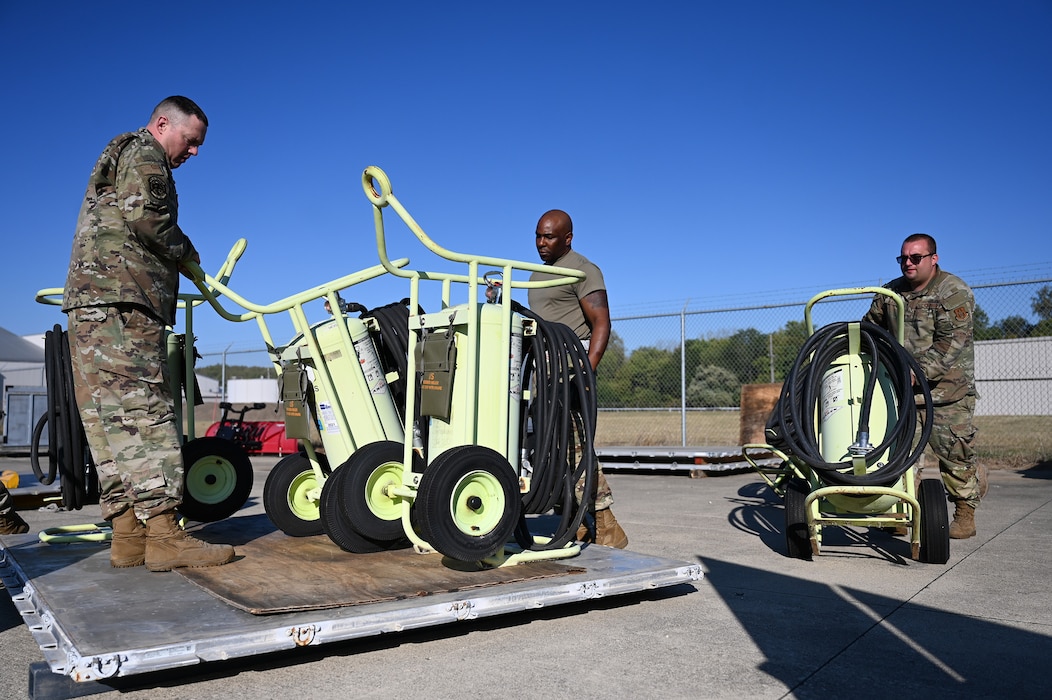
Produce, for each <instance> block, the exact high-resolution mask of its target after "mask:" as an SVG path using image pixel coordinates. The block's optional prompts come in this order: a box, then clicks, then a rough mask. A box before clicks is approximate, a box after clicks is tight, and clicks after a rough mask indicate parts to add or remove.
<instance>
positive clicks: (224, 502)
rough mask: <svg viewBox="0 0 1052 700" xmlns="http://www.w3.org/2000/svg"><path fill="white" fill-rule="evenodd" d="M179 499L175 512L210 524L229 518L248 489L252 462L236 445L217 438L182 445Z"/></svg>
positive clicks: (205, 438)
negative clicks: (177, 509) (181, 479)
mask: <svg viewBox="0 0 1052 700" xmlns="http://www.w3.org/2000/svg"><path fill="white" fill-rule="evenodd" d="M183 469H184V474H183V502H182V504H181V505H180V506H179V512H180V513H182V514H183V515H184V516H185V517H187V518H188V519H190V520H197V521H199V522H202V523H211V522H215V521H217V520H222V519H224V518H229V517H230V516H231V515H233V514H234V513H236V512H237V511H238V510H239V509H240V508H241V506H243V505H245V501H247V500H248V495H249V493H251V491H252V462H251V461H250V460H249V458H248V455H247V454H245V451H244V450H242V449H241V448H240V447H238V446H237V445H235V444H234V443H232V442H230V441H229V440H223V439H221V438H217V437H203V438H197V439H196V440H191V441H190V442H187V443H185V444H184V445H183Z"/></svg>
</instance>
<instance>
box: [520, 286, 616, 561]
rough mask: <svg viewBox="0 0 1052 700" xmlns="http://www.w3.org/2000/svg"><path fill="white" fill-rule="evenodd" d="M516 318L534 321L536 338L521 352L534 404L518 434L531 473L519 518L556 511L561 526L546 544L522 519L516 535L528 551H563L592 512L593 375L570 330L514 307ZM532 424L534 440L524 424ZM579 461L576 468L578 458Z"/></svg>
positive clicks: (594, 479)
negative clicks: (578, 493) (580, 490)
mask: <svg viewBox="0 0 1052 700" xmlns="http://www.w3.org/2000/svg"><path fill="white" fill-rule="evenodd" d="M513 308H514V310H515V311H516V312H517V313H520V314H522V315H523V316H525V317H526V318H530V319H533V321H534V322H535V324H536V329H537V333H536V335H534V336H532V337H531V338H530V342H529V343H527V345H526V348H525V350H524V352H523V362H522V386H523V387H532V390H533V393H534V395H533V400H532V401H531V403H530V405H529V408H528V410H526V411H523V412H522V414H521V420H522V426H521V429H520V434H521V435H522V436H523V443H522V444H523V445H524V446H526V447H527V458H528V459H529V461H530V464H531V465H532V468H533V473H532V476H531V486H530V491H529V493H527V494H525V495H524V496H523V510H522V513H523V516H525V515H526V514H528V513H532V514H541V513H547V512H548V511H550V510H554V511H555V512H556V513H558V515H559V524H558V527H557V528H556V529H555V535H554V536H553V538H552V539H551V541H550V542H547V543H544V544H536V543H534V542H533V539H532V537H531V536H530V534H529V531H528V530H527V529H526V521H525V517H523V518H520V522H519V526H518V528H517V529H516V531H515V537H516V540H517V541H518V543H519V544H520V545H521V546H523V547H525V548H529V549H534V550H550V549H559V548H562V547H563V546H565V545H566V544H567V543H568V542H569V541H570V540H571V539H573V538H574V537H575V536H576V533H577V529H578V527H580V525H581V523H582V522H583V521H584V517H585V514H586V513H587V512H588V511H589V510H591V509H592V508H593V507H594V503H595V491H596V487H597V483H598V482H597V473H598V460H597V458H596V455H595V445H594V444H593V436H594V435H595V425H596V411H597V401H596V384H595V373H594V372H593V370H592V365H591V362H590V361H589V360H588V353H587V352H586V351H585V349H584V346H583V345H582V344H581V341H580V340H579V339H578V338H577V335H576V334H574V332H573V331H572V330H570V328H569V327H567V326H565V325H563V324H561V323H549V322H547V321H544V320H543V319H541V318H540V317H539V316H537V315H536V314H535V313H533V312H532V311H530V310H529V309H527V308H525V307H523V306H521V305H520V304H518V303H515V302H513ZM530 422H532V426H533V432H532V435H528V434H527V425H528V424H529V423H530ZM578 454H579V455H580V461H577V462H576V463H575V460H576V459H577V457H576V455H578ZM582 479H583V480H584V498H583V499H582V503H577V500H576V498H575V496H574V490H575V487H576V484H577V483H578V481H580V480H582Z"/></svg>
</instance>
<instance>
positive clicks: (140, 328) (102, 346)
mask: <svg viewBox="0 0 1052 700" xmlns="http://www.w3.org/2000/svg"><path fill="white" fill-rule="evenodd" d="M69 343H70V356H71V358H72V364H73V384H74V391H75V395H76V399H77V405H78V407H79V409H80V415H81V418H82V420H83V423H84V432H85V435H86V437H87V441H88V446H89V447H90V448H91V454H92V457H93V458H94V460H95V468H96V470H97V472H98V475H99V486H100V492H101V496H100V503H99V505H100V507H101V509H102V516H103V518H105V519H107V520H109V519H112V518H113V517H115V516H117V515H120V514H121V513H123V512H124V511H126V510H127V509H128V508H134V510H135V514H136V515H137V516H138V517H139V518H140V519H141V520H146V519H148V518H151V517H153V516H155V515H158V514H160V513H163V512H165V511H168V510H171V509H172V508H174V507H175V506H177V505H178V504H179V503H181V502H182V496H183V459H182V453H181V452H180V444H181V436H180V430H179V426H178V425H177V424H176V419H175V404H174V401H173V399H172V395H171V389H170V387H169V383H168V364H167V357H166V351H165V336H164V326H163V325H162V324H161V323H160V322H158V321H157V320H156V319H154V318H152V317H151V316H150V315H149V314H147V313H145V312H144V311H142V310H141V309H138V308H135V307H131V306H95V307H86V308H79V309H72V310H71V311H70V312H69Z"/></svg>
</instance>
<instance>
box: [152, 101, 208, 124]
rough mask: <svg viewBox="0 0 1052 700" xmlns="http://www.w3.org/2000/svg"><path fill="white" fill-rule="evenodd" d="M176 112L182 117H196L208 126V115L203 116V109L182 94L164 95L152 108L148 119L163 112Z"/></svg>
mask: <svg viewBox="0 0 1052 700" xmlns="http://www.w3.org/2000/svg"><path fill="white" fill-rule="evenodd" d="M169 111H172V112H176V113H178V114H180V115H181V116H183V117H197V118H198V119H200V120H201V123H202V124H204V125H205V126H208V117H206V116H205V113H204V110H203V109H201V108H200V107H198V106H197V103H196V102H194V101H193V100H191V99H190V98H189V97H183V96H182V95H172V96H171V97H166V98H164V99H163V100H161V101H160V103H158V105H157V106H156V107H154V108H153V113H152V114H151V115H150V121H151V122H152V121H153V120H154V119H156V118H157V117H158V116H160V115H161V114H164V113H165V112H169Z"/></svg>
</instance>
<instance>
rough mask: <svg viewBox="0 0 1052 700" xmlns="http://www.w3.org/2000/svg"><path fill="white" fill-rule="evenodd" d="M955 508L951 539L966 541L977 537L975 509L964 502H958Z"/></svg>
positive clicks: (951, 525)
mask: <svg viewBox="0 0 1052 700" xmlns="http://www.w3.org/2000/svg"><path fill="white" fill-rule="evenodd" d="M954 506H955V508H954V511H953V522H952V523H950V539H953V540H966V539H968V538H969V537H975V508H974V507H973V506H970V505H968V504H967V503H965V502H964V501H957V502H956V503H955V504H954Z"/></svg>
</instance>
